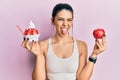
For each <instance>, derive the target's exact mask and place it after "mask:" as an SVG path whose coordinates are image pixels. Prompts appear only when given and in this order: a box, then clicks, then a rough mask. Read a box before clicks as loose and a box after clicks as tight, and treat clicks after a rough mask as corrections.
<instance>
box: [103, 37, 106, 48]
mask: <svg viewBox="0 0 120 80" xmlns="http://www.w3.org/2000/svg"><path fill="white" fill-rule="evenodd" d="M102 44H103V45H104V46H106V36H104V37H103V38H102Z"/></svg>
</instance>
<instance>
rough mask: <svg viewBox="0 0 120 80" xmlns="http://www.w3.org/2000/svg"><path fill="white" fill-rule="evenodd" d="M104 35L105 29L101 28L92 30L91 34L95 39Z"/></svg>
mask: <svg viewBox="0 0 120 80" xmlns="http://www.w3.org/2000/svg"><path fill="white" fill-rule="evenodd" d="M104 35H105V30H104V29H102V28H98V29H95V30H93V36H94V38H96V39H102V37H103V36H104Z"/></svg>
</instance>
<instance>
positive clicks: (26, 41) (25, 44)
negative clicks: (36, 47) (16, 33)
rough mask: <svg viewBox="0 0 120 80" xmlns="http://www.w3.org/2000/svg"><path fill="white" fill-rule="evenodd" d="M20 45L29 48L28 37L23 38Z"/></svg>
mask: <svg viewBox="0 0 120 80" xmlns="http://www.w3.org/2000/svg"><path fill="white" fill-rule="evenodd" d="M21 46H22V47H24V48H27V49H28V50H30V44H29V38H27V40H25V38H24V41H23V42H22V44H21Z"/></svg>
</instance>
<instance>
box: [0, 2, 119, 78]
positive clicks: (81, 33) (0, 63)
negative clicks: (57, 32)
mask: <svg viewBox="0 0 120 80" xmlns="http://www.w3.org/2000/svg"><path fill="white" fill-rule="evenodd" d="M59 2H67V3H69V4H71V5H72V6H73V8H74V12H75V13H74V14H75V18H74V34H73V36H74V37H75V38H77V39H79V40H84V41H85V42H86V43H87V44H88V48H89V55H90V54H91V52H92V49H93V45H94V38H93V36H92V30H93V29H95V28H97V27H102V28H104V29H105V30H106V32H107V33H106V35H107V50H106V51H105V52H104V53H103V54H100V55H99V56H98V60H97V63H96V64H95V68H94V74H93V76H92V78H91V80H119V79H120V76H119V75H120V63H119V61H120V58H119V56H120V53H119V49H120V48H119V45H120V42H119V41H120V35H119V32H120V30H119V29H120V5H119V4H120V1H119V0H61V1H60V0H1V1H0V28H1V29H0V45H1V46H0V80H31V73H32V69H33V65H34V56H33V55H32V54H31V53H29V52H28V51H27V50H26V49H24V48H22V47H21V42H22V40H23V36H22V34H21V33H20V32H19V31H18V29H17V28H16V25H17V24H18V25H19V26H21V28H22V30H24V29H25V28H27V26H28V24H29V21H30V20H33V22H34V23H35V25H36V27H37V28H38V29H39V31H40V34H41V37H40V40H44V39H46V38H49V37H50V36H52V35H53V34H54V31H53V26H52V25H51V23H50V18H51V11H52V8H53V6H54V5H55V4H56V3H59ZM89 55H88V56H89Z"/></svg>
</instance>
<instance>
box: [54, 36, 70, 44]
mask: <svg viewBox="0 0 120 80" xmlns="http://www.w3.org/2000/svg"><path fill="white" fill-rule="evenodd" d="M54 40H55V42H56V41H57V42H60V43H66V42H68V41H70V40H72V37H70V36H69V35H68V36H59V35H57V34H56V35H55V36H54Z"/></svg>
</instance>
